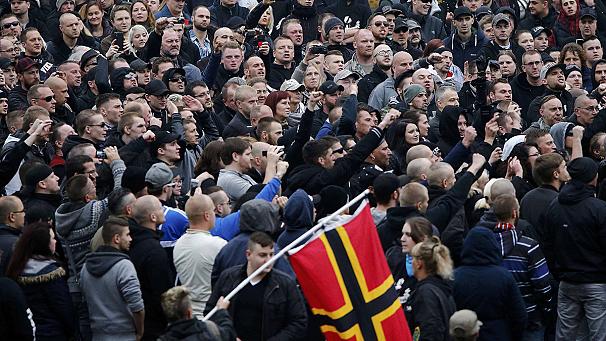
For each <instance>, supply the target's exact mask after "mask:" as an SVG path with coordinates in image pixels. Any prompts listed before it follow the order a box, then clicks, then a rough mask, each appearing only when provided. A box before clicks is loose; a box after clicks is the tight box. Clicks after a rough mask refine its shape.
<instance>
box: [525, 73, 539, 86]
mask: <svg viewBox="0 0 606 341" xmlns="http://www.w3.org/2000/svg"><path fill="white" fill-rule="evenodd" d="M526 80H527V81H528V84H530V85H532V86H540V85H541V79H540V78H534V77H530V76H528V74H526Z"/></svg>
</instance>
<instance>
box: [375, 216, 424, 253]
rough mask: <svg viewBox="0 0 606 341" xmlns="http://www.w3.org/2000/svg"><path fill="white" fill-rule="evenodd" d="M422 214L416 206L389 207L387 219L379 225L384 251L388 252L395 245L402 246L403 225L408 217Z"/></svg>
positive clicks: (378, 229) (378, 230)
mask: <svg viewBox="0 0 606 341" xmlns="http://www.w3.org/2000/svg"><path fill="white" fill-rule="evenodd" d="M420 215H421V212H419V210H417V208H416V207H414V206H406V207H392V208H388V209H387V214H386V219H385V220H383V222H381V223H379V225H378V226H377V232H378V233H379V239H380V240H381V246H383V251H384V252H387V250H388V249H389V248H390V247H392V246H394V245H399V246H400V247H401V246H402V244H400V238H402V227H403V226H404V223H405V222H406V219H408V218H412V217H416V216H420Z"/></svg>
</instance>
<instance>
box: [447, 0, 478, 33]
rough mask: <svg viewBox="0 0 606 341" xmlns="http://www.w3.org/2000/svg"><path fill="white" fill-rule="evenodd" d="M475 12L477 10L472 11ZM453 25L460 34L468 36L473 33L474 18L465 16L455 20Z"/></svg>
mask: <svg viewBox="0 0 606 341" xmlns="http://www.w3.org/2000/svg"><path fill="white" fill-rule="evenodd" d="M478 2H479V1H478ZM470 9H471V8H470ZM473 11H475V10H473V9H472V12H473ZM452 24H453V25H454V27H455V28H456V29H457V32H459V33H460V34H467V33H469V32H470V31H471V25H473V17H472V16H471V15H463V16H460V17H458V18H457V19H455V20H454V21H453V22H452Z"/></svg>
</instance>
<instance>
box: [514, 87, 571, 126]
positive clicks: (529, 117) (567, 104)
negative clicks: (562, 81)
mask: <svg viewBox="0 0 606 341" xmlns="http://www.w3.org/2000/svg"><path fill="white" fill-rule="evenodd" d="M549 95H555V96H556V97H557V98H559V99H560V101H561V102H562V109H564V117H568V116H570V115H572V114H573V112H574V99H575V98H574V97H572V95H571V94H570V92H568V91H566V90H562V91H557V92H556V91H553V90H551V89H548V88H547V87H545V92H544V93H543V95H541V96H539V97H537V98H535V99H533V100H532V102H530V104H529V105H528V110H527V111H526V114H525V115H524V112H522V114H523V115H522V118H523V119H524V121H526V123H528V124H531V123H532V122H536V121H538V120H539V118H540V117H541V115H540V114H539V110H540V109H541V101H542V100H543V97H545V96H549Z"/></svg>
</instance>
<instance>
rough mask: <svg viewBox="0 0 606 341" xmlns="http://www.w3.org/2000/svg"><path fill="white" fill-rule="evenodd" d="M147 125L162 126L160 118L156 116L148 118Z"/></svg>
mask: <svg viewBox="0 0 606 341" xmlns="http://www.w3.org/2000/svg"><path fill="white" fill-rule="evenodd" d="M149 126H150V127H151V126H156V127H158V128H161V127H162V120H161V119H159V118H157V117H152V118H151V119H150V120H149Z"/></svg>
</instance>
